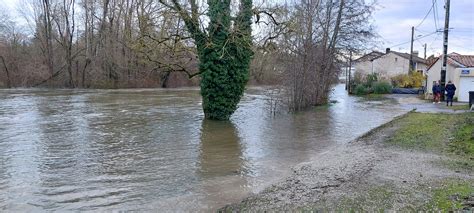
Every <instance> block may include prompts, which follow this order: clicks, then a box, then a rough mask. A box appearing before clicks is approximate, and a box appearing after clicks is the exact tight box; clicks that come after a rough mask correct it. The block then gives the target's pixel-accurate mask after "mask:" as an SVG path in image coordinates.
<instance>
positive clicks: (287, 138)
mask: <svg viewBox="0 0 474 213" xmlns="http://www.w3.org/2000/svg"><path fill="white" fill-rule="evenodd" d="M266 99H267V96H266V89H265V88H250V89H248V90H247V92H246V94H245V96H244V98H243V99H242V101H241V104H240V108H239V109H238V110H237V112H236V113H235V114H234V115H233V116H232V119H231V121H230V122H216V121H207V120H203V117H204V116H203V113H202V110H201V99H200V96H199V91H198V90H197V89H173V90H160V89H133V90H40V89H34V90H29V89H28V90H21V89H20V90H0V210H1V211H22V212H24V211H34V212H37V211H55V210H57V211H88V210H89V211H115V210H138V211H151V210H160V211H210V210H215V209H217V208H219V207H222V206H223V205H225V204H227V203H231V202H236V201H239V200H240V199H242V198H244V197H246V196H249V195H251V194H252V193H256V192H258V191H260V190H262V189H263V188H264V187H266V186H268V185H269V184H271V183H273V182H275V181H278V180H281V179H282V178H284V177H285V176H286V175H287V174H288V173H289V172H290V171H291V167H293V166H295V165H296V164H299V163H302V162H305V161H308V160H309V159H310V158H311V156H314V155H315V154H316V153H318V152H323V151H324V150H325V149H327V148H328V147H329V146H337V145H340V144H344V143H347V142H349V141H350V140H353V139H355V138H356V137H358V136H360V135H362V134H363V133H365V132H367V131H369V130H370V129H371V128H373V127H376V126H378V125H381V124H383V123H385V122H387V121H389V120H391V119H392V118H393V117H395V116H397V115H400V114H402V113H403V112H406V111H407V109H405V108H403V107H401V106H400V105H399V104H397V103H396V102H393V101H361V99H360V98H357V97H350V96H347V95H346V93H345V90H344V85H338V86H336V87H335V89H334V92H333V95H332V97H331V99H332V100H336V101H337V103H335V104H332V105H331V106H330V107H320V108H317V109H313V110H308V111H306V112H301V113H296V114H287V113H281V114H277V115H276V116H272V115H271V113H269V110H268V102H267V101H266Z"/></svg>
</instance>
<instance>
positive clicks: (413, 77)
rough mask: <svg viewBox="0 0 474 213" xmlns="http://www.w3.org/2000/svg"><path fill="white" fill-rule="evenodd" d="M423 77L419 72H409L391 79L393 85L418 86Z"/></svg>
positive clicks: (403, 86) (421, 83)
mask: <svg viewBox="0 0 474 213" xmlns="http://www.w3.org/2000/svg"><path fill="white" fill-rule="evenodd" d="M424 79H425V77H424V76H423V74H422V73H419V72H410V74H401V75H397V76H395V77H393V78H392V79H391V81H392V84H393V85H394V86H395V87H401V88H418V87H421V86H422V85H423V80H424Z"/></svg>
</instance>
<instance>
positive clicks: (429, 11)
mask: <svg viewBox="0 0 474 213" xmlns="http://www.w3.org/2000/svg"><path fill="white" fill-rule="evenodd" d="M432 1H433V4H431V7H430V9H429V10H428V12H427V13H426V15H425V17H423V20H421V22H420V23H419V24H418V25H416V27H415V28H418V27H419V26H420V25H421V24H423V22H424V21H425V20H426V17H428V15H429V14H430V13H431V10H433V8H434V5H435V2H434V0H432ZM433 13H434V12H433Z"/></svg>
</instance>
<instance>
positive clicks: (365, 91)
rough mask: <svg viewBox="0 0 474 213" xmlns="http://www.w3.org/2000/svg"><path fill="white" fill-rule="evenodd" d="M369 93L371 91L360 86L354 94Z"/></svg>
mask: <svg viewBox="0 0 474 213" xmlns="http://www.w3.org/2000/svg"><path fill="white" fill-rule="evenodd" d="M368 91H369V90H368V89H367V87H365V86H364V85H362V84H358V85H357V86H356V87H355V89H354V93H355V94H356V95H366V94H367V93H368Z"/></svg>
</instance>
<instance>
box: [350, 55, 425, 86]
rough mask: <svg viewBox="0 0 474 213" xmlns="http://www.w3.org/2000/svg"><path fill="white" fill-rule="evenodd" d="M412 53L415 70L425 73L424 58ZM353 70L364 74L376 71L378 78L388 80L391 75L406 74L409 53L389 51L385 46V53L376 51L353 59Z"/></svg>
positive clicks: (408, 64)
mask: <svg viewBox="0 0 474 213" xmlns="http://www.w3.org/2000/svg"><path fill="white" fill-rule="evenodd" d="M417 55H418V53H416V52H415V53H414V55H413V63H414V67H415V70H417V71H418V72H422V73H423V74H425V73H426V70H427V64H426V60H425V59H423V58H420V57H418V56H417ZM354 66H355V72H357V73H360V74H362V75H363V76H366V75H368V74H373V73H377V74H378V76H379V78H381V79H385V80H390V79H391V78H392V77H394V76H397V75H400V74H408V72H409V66H410V54H408V53H400V52H395V51H390V49H389V48H387V51H386V52H385V53H380V52H377V51H374V52H371V53H369V54H366V55H364V56H362V57H360V58H359V59H357V60H355V65H354Z"/></svg>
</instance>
